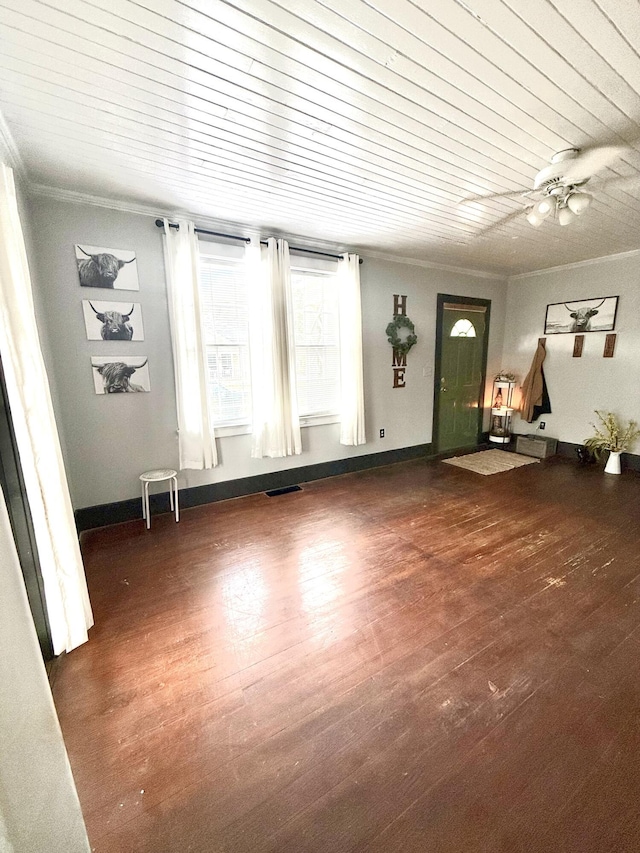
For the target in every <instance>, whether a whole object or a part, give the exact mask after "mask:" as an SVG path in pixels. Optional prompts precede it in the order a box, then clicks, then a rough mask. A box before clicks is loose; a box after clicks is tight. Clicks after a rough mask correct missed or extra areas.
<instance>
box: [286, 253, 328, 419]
mask: <svg viewBox="0 0 640 853" xmlns="http://www.w3.org/2000/svg"><path fill="white" fill-rule="evenodd" d="M291 289H292V293H293V309H294V330H295V344H296V388H297V393H298V408H299V411H300V416H301V417H305V416H307V417H308V416H311V415H326V414H336V413H337V412H338V410H339V404H340V349H339V323H338V287H337V280H336V275H335V273H333V272H332V273H326V272H318V271H314V270H303V269H295V268H294V269H292V270H291Z"/></svg>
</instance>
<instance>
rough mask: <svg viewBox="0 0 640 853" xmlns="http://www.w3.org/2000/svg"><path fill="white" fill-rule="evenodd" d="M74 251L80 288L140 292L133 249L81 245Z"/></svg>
mask: <svg viewBox="0 0 640 853" xmlns="http://www.w3.org/2000/svg"><path fill="white" fill-rule="evenodd" d="M75 250H76V262H77V264H78V277H79V278H80V285H81V287H102V288H105V289H107V290H140V285H139V283H138V266H137V262H136V253H135V251H134V250H133V249H105V248H103V247H101V246H87V244H86V243H82V245H80V244H77V245H76V247H75Z"/></svg>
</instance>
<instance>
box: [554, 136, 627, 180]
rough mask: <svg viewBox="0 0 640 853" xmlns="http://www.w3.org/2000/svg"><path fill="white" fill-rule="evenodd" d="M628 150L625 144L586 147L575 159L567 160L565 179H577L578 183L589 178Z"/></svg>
mask: <svg viewBox="0 0 640 853" xmlns="http://www.w3.org/2000/svg"><path fill="white" fill-rule="evenodd" d="M626 150H627V149H626V148H625V147H624V146H620V145H600V146H595V147H594V148H585V149H583V150H582V151H581V152H580V154H578V156H577V157H576V158H575V160H568V161H567V168H566V170H565V172H564V179H565V180H566V181H567V182H571V181H575V182H576V183H578V182H579V181H585V180H588V179H589V178H591V177H592V176H593V175H595V174H596V172H600V171H601V170H602V169H606V168H607V166H611V165H612V164H613V163H615V161H616V160H617V159H618V158H619V157H620V156H621V155H622V154H623V153H624V152H625V151H626Z"/></svg>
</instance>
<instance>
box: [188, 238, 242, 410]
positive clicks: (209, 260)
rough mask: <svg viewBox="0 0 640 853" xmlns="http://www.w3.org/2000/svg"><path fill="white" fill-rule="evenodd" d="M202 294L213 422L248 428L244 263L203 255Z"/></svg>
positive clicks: (238, 260)
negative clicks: (245, 425)
mask: <svg viewBox="0 0 640 853" xmlns="http://www.w3.org/2000/svg"><path fill="white" fill-rule="evenodd" d="M209 245H211V244H209ZM200 296H201V307H202V319H203V335H204V345H205V348H206V357H207V365H208V368H209V369H208V389H209V406H210V411H211V418H212V421H213V424H214V426H225V425H233V424H248V423H249V422H250V420H251V374H250V362H249V316H248V310H247V287H246V282H245V277H244V265H243V262H242V261H241V260H240V259H237V260H236V259H233V258H228V257H215V256H213V255H205V256H202V257H201V259H200Z"/></svg>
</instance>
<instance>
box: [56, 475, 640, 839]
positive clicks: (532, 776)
mask: <svg viewBox="0 0 640 853" xmlns="http://www.w3.org/2000/svg"><path fill="white" fill-rule="evenodd" d="M639 511H640V477H639V476H638V475H637V474H634V473H631V472H628V473H625V474H623V475H622V476H620V477H616V476H612V475H606V476H605V475H604V474H603V473H602V469H601V468H593V467H592V468H579V467H578V466H577V465H574V464H573V463H572V462H570V461H565V460H549V461H547V462H543V463H539V464H534V465H530V466H527V467H524V468H520V469H517V470H514V471H511V472H508V473H506V474H498V475H495V476H491V477H482V476H479V475H477V474H473V473H470V472H466V471H463V470H460V469H456V468H453V467H451V466H448V465H443V464H442V463H440V462H408V463H403V464H399V465H395V466H389V467H387V468H382V469H377V470H372V471H367V472H363V473H359V474H351V475H347V476H343V477H338V478H335V479H331V480H323V481H319V482H315V483H310V484H307V485H305V486H304V488H303V491H300V492H294V493H290V494H287V495H283V496H280V497H274V498H268V497H266V496H264V495H254V496H251V497H248V498H241V499H238V500H233V501H228V502H225V503H219V504H214V505H209V506H206V507H199V508H196V509H191V510H185V511H184V512H183V514H182V516H181V520H180V523H179V524H175V522H174V521H173V519H172V518H171V516H170V515H164V516H160V517H155V518H154V519H153V526H152V528H151V531H149V532H147V531H146V530H145V529H144V525H143V522H142V521H139V522H131V523H128V524H124V525H119V526H116V527H112V528H105V529H102V530H98V531H92V532H90V533H87V534H85V535H84V537H83V551H84V556H85V561H86V566H87V575H88V580H89V588H90V593H91V599H92V603H93V607H94V612H95V618H96V627H95V628H94V629H92V631H91V639H90V642H89V643H88V644H87V645H85V646H83V647H82V648H79V649H77V650H76V651H74V652H72V653H71V654H70V655H68V656H66V657H64V658H62V659H60V660H59V661H58V663H57V665H56V667H55V670H54V679H53V690H54V697H55V701H56V705H57V708H58V713H59V716H60V721H61V725H62V729H63V733H64V737H65V740H66V744H67V748H68V750H69V755H70V759H71V764H72V768H73V772H74V776H75V779H76V783H77V786H78V792H79V795H80V800H81V803H82V807H83V811H84V815H85V818H86V821H87V827H88V831H89V837H90V839H91V842H92V847H93V849H94V850H95V851H97V853H125V851H126V853H142V851H144V853H188V852H189V853H217V851H225V853H306V851H323V853H340V851H363V853H364V851H366V853H394V851H420V853H423V852H424V853H445V851H446V853H454V851H455V853H471V851H501V853H519V851H531V853H538V852H539V853H547V852H549V853H569V851H571V853H591V851H593V853H596V851H597V853H607V851H612V853H613V851H616V853H624V851H629V853H631V851H634V853H637V851H638V850H640V808H639V807H638V803H639V802H640V773H639V769H640V761H639V756H640V536H639V534H638V517H639ZM60 853H63V852H62V851H60Z"/></svg>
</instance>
